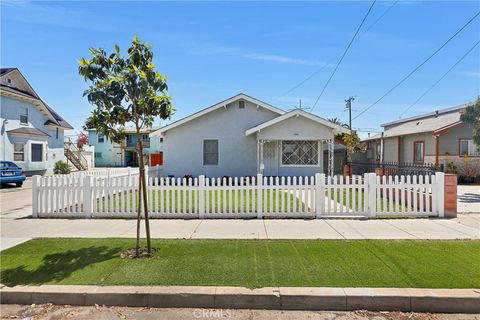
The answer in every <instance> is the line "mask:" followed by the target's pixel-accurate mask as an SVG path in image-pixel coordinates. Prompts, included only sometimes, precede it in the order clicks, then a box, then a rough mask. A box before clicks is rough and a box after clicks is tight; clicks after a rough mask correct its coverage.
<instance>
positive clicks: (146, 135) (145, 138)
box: [142, 134, 150, 142]
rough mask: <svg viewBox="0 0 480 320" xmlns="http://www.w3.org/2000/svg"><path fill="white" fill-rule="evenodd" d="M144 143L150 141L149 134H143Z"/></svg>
mask: <svg viewBox="0 0 480 320" xmlns="http://www.w3.org/2000/svg"><path fill="white" fill-rule="evenodd" d="M142 141H143V142H149V141H150V136H149V135H148V134H142Z"/></svg>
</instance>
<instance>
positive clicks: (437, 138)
mask: <svg viewBox="0 0 480 320" xmlns="http://www.w3.org/2000/svg"><path fill="white" fill-rule="evenodd" d="M439 146H440V135H439V134H436V135H435V165H436V166H438V164H439V163H438V162H439V161H438V156H439V155H438V151H439V149H440V148H439Z"/></svg>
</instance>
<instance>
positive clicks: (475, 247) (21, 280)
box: [0, 239, 480, 288]
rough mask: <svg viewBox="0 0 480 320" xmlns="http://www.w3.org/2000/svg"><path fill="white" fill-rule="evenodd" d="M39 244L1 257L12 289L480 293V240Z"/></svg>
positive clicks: (4, 277)
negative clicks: (148, 247) (150, 250)
mask: <svg viewBox="0 0 480 320" xmlns="http://www.w3.org/2000/svg"><path fill="white" fill-rule="evenodd" d="M153 244H154V247H157V248H160V251H159V253H158V254H157V255H156V256H155V257H154V258H152V259H148V260H132V259H121V258H120V257H119V255H120V253H121V252H122V251H124V250H126V249H127V248H131V247H132V245H134V240H133V239H38V240H32V241H29V242H27V243H24V244H21V245H19V246H16V247H14V248H11V249H8V250H5V251H3V252H1V254H0V258H1V262H2V263H1V283H3V284H6V285H18V284H25V285H39V284H100V285H225V286H246V287H266V286H329V287H420V288H479V287H480V268H479V267H478V266H479V265H480V241H410V240H409V241H381V240H379V241H339V240H324V241H318V240H310V241H307V240H291V241H287V240H275V241H273V240H272V241H266V240H265V241H254V240H154V241H153Z"/></svg>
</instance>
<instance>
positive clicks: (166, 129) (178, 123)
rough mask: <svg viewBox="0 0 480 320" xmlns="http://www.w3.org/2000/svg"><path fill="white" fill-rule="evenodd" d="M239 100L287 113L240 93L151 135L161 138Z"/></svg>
mask: <svg viewBox="0 0 480 320" xmlns="http://www.w3.org/2000/svg"><path fill="white" fill-rule="evenodd" d="M237 100H246V101H249V102H251V103H253V104H254V105H255V106H256V107H257V109H258V108H265V109H267V110H270V111H272V112H275V113H277V114H279V115H282V114H284V113H285V111H283V110H281V109H279V108H276V107H274V106H272V105H270V104H268V103H265V102H263V101H261V100H258V99H256V98H253V97H250V96H248V95H246V94H244V93H240V94H237V95H235V96H233V97H230V98H228V99H226V100H224V101H221V102H219V103H216V104H214V105H212V106H210V107H207V108H205V109H202V110H200V111H198V112H196V113H194V114H191V115H189V116H187V117H185V118H183V119H180V120H177V121H175V122H173V123H171V124H169V125H166V126H165V127H163V128H161V129H159V130H157V131H155V132H152V133H151V135H152V136H161V135H163V134H164V133H165V132H167V131H168V130H171V129H173V128H175V127H178V126H181V125H183V124H185V123H187V122H190V121H192V120H194V119H196V118H198V117H201V116H203V115H206V114H208V113H210V112H213V111H215V110H217V109H220V108H226V107H227V105H228V104H230V103H232V102H234V101H237Z"/></svg>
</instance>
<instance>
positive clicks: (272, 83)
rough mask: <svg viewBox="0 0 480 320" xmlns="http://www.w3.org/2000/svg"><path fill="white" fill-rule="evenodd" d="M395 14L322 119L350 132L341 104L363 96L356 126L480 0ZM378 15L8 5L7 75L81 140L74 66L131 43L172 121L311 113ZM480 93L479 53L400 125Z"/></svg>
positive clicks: (411, 93) (303, 5)
mask: <svg viewBox="0 0 480 320" xmlns="http://www.w3.org/2000/svg"><path fill="white" fill-rule="evenodd" d="M392 4H393V2H388V1H386V2H377V3H376V4H375V6H374V7H373V9H372V11H371V14H370V15H369V17H368V18H367V20H366V22H365V25H364V27H363V28H362V30H361V31H360V33H359V36H358V37H357V39H356V40H355V42H354V43H353V45H352V47H351V49H350V51H349V52H348V54H347V56H346V57H345V59H344V60H343V63H342V65H341V66H340V68H339V69H338V71H337V73H336V75H335V76H334V78H333V80H332V82H331V83H330V85H329V87H328V88H327V90H326V91H325V93H324V95H323V96H322V97H321V99H320V101H319V103H318V105H317V106H316V108H315V110H314V113H315V114H317V115H320V116H322V117H324V118H331V117H338V118H340V119H342V120H343V121H347V120H348V113H347V112H346V111H345V108H344V100H345V99H346V98H348V97H349V96H355V97H356V100H355V101H354V104H353V116H354V117H355V115H356V114H357V113H358V112H360V111H361V110H363V109H364V108H365V107H366V106H368V105H370V104H371V103H373V102H374V101H375V100H377V99H378V98H379V97H380V96H382V95H383V94H384V93H385V92H386V91H387V90H388V89H390V88H391V87H392V86H393V85H394V84H395V83H396V82H398V81H399V80H400V79H401V78H402V77H403V76H405V75H406V74H407V73H408V72H409V71H411V70H412V69H413V68H414V67H415V66H417V65H418V64H419V63H420V62H422V61H423V60H424V59H425V58H426V57H428V56H429V55H430V54H431V53H432V52H433V51H434V50H436V49H437V48H438V47H439V46H440V45H441V44H442V43H443V42H444V41H446V40H447V39H448V38H449V37H450V36H451V35H453V34H454V33H455V32H456V31H457V30H458V29H459V28H460V27H461V26H462V25H463V24H464V23H465V22H466V21H468V20H469V19H470V18H471V17H472V16H473V15H474V14H475V13H476V12H478V11H479V10H480V2H478V1H471V2H459V1H456V2H446V1H441V2H417V1H408V2H407V1H399V2H397V3H395V4H394V5H393V7H391V6H392ZM370 5H371V2H363V1H356V2H113V1H105V2H72V1H68V2H66V1H65V2H36V1H34V2H30V1H2V4H1V66H2V67H18V68H19V69H20V70H21V71H22V73H23V74H24V75H25V76H26V77H27V79H28V80H29V82H30V83H31V84H32V86H33V87H34V88H35V89H36V91H37V92H38V93H39V95H40V96H41V97H42V98H43V99H44V100H45V101H46V102H47V103H48V104H49V105H51V106H52V107H54V109H55V110H57V111H58V112H59V113H60V114H61V115H62V116H63V117H65V118H66V120H67V121H69V122H70V123H71V124H72V125H74V127H75V128H77V129H81V126H82V124H83V121H84V120H85V118H86V117H87V116H88V114H89V112H90V110H91V109H92V106H91V105H89V104H88V103H87V101H86V99H85V98H83V96H82V93H83V91H84V89H85V88H86V87H87V84H86V83H85V82H84V81H83V79H82V78H81V77H80V76H79V75H78V72H77V64H76V61H77V60H78V59H79V58H81V57H82V56H84V57H88V48H90V47H103V48H105V49H106V50H107V51H112V50H113V46H114V44H115V43H117V44H119V45H120V47H121V48H122V49H125V48H126V47H127V46H128V45H129V43H130V41H131V38H132V37H133V35H135V34H136V35H138V36H139V37H140V38H141V39H142V40H145V41H147V42H149V43H150V44H152V45H153V50H154V53H155V64H156V66H157V69H158V71H159V72H160V73H162V74H164V75H165V76H167V78H168V84H169V89H170V90H169V92H170V94H171V95H172V98H173V104H174V107H175V108H176V109H177V112H176V114H175V115H174V116H173V118H172V121H173V120H176V119H179V118H182V117H184V116H187V115H189V114H191V113H193V112H195V111H198V110H200V109H202V108H205V107H208V106H210V105H212V104H214V103H216V102H219V101H221V100H223V99H225V98H228V97H230V96H232V95H234V94H237V93H239V92H244V93H247V94H249V95H252V96H254V97H256V98H258V99H260V100H263V101H265V102H268V103H270V104H273V105H275V106H277V107H280V108H283V109H285V110H288V109H291V108H293V107H294V106H297V105H298V102H299V100H300V99H302V104H303V106H304V107H310V106H311V105H312V104H313V102H314V101H315V99H316V98H317V96H318V95H319V93H320V91H321V90H322V87H323V86H324V84H325V81H326V80H327V79H328V77H329V76H330V73H331V72H332V70H333V68H334V66H335V64H336V62H337V61H338V59H339V58H340V56H341V54H342V53H343V51H344V49H345V47H346V46H347V44H348V42H349V41H350V39H351V37H352V36H353V33H354V32H355V30H356V28H357V26H358V25H359V23H360V22H361V20H362V18H363V16H364V14H365V13H366V11H367V10H368V8H369V6H370ZM387 10H388V11H387ZM386 11H387V12H386ZM385 12H386V13H385ZM382 15H383V16H382ZM380 17H381V19H380V20H378V19H379V18H380ZM479 38H480V18H477V19H476V20H475V21H474V22H473V23H472V24H470V25H469V26H468V27H467V28H466V29H465V30H464V31H463V32H462V33H460V34H459V35H458V36H457V37H456V38H455V39H454V40H453V41H452V42H450V43H449V44H448V45H447V46H446V47H445V48H444V49H443V50H442V51H441V52H440V53H439V54H438V55H437V56H435V57H434V58H433V59H431V60H430V61H429V62H428V63H427V64H426V65H425V66H424V67H422V68H421V69H420V70H419V71H418V72H417V73H416V74H415V75H414V76H413V77H412V78H410V79H409V80H407V81H406V82H405V83H404V84H402V85H401V86H400V87H399V88H398V89H396V90H395V91H394V92H393V93H392V94H390V95H389V96H387V97H386V98H385V99H384V100H382V101H381V102H380V103H379V104H377V105H376V106H375V107H373V108H372V109H371V110H369V111H368V112H366V113H365V114H363V115H362V116H360V117H358V118H357V119H355V121H354V122H353V127H354V128H360V130H361V131H362V136H364V135H366V131H371V132H375V131H379V130H380V128H379V125H380V124H381V123H384V122H388V121H391V120H396V119H398V118H399V115H400V114H401V113H402V111H403V110H404V109H405V108H407V107H408V106H409V105H410V104H411V103H412V102H414V101H415V100H416V99H417V98H418V97H419V96H420V95H421V94H422V93H423V92H424V91H425V90H426V89H428V87H430V86H431V85H432V84H433V83H434V82H435V81H437V80H438V79H439V78H440V77H441V75H442V74H443V73H444V72H446V71H447V70H448V69H449V68H450V67H451V66H452V65H453V64H454V63H455V62H456V61H457V60H458V59H459V58H460V57H461V56H462V55H463V54H465V53H466V52H467V51H468V50H469V49H470V48H471V47H472V46H473V45H474V43H475V42H477V41H478V40H479ZM318 70H320V71H319V72H318V73H317V74H316V75H315V76H313V77H312V78H311V79H310V80H309V81H307V82H305V83H304V84H303V85H302V86H300V87H299V88H297V89H295V90H293V91H291V92H288V93H287V94H284V93H285V92H287V91H289V89H291V88H292V87H294V86H295V85H297V84H298V83H299V82H301V81H302V80H304V79H305V78H307V77H308V76H310V75H311V74H312V73H314V72H316V71H318ZM479 94H480V51H479V46H477V47H476V48H475V49H474V50H473V51H472V52H471V53H470V54H469V56H467V58H465V59H464V60H463V61H462V62H461V63H460V64H459V65H458V66H457V67H456V68H455V69H454V70H452V72H451V73H450V74H449V75H448V76H447V77H445V79H443V80H442V81H441V82H440V83H439V84H438V85H437V86H436V87H435V88H434V89H433V90H432V91H431V92H430V93H429V94H427V95H426V96H425V97H424V98H423V99H422V100H421V101H420V102H419V103H418V104H417V105H416V106H414V107H413V108H412V109H411V110H409V112H407V113H406V114H405V115H404V117H407V116H411V115H415V114H419V113H424V112H428V111H433V110H435V109H437V108H442V107H447V106H454V105H459V104H462V103H465V102H468V101H472V100H474V99H475V98H476V97H477V96H478V95H479ZM162 124H165V122H163V123H162Z"/></svg>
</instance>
